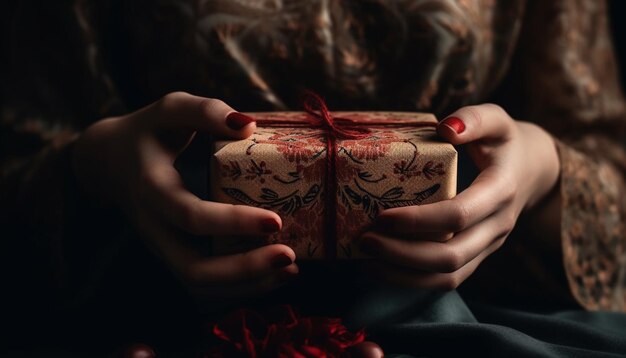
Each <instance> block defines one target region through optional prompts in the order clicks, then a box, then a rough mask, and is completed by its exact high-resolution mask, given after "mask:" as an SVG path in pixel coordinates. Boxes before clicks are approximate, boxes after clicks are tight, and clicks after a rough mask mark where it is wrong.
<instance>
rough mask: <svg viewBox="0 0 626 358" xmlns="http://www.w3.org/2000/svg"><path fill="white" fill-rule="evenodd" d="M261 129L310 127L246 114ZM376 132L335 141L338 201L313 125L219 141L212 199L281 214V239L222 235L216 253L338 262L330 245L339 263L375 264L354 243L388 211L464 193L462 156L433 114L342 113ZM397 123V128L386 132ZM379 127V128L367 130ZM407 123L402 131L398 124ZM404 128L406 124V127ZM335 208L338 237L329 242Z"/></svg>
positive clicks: (287, 116) (298, 116) (287, 115)
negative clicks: (276, 248)
mask: <svg viewBox="0 0 626 358" xmlns="http://www.w3.org/2000/svg"><path fill="white" fill-rule="evenodd" d="M246 114H248V115H250V116H252V117H254V118H256V119H257V120H259V121H261V122H262V121H263V120H271V121H274V122H276V121H281V120H289V121H293V120H302V121H306V120H307V116H309V115H308V114H306V113H303V112H268V113H246ZM333 116H335V117H341V118H349V119H352V120H355V121H358V122H359V124H360V125H362V126H364V127H365V128H368V129H369V130H370V131H371V135H369V136H368V137H367V138H365V139H358V140H350V139H337V140H336V150H337V152H336V163H335V164H336V168H335V173H334V174H335V176H336V177H335V178H332V180H336V181H337V192H336V193H335V194H334V196H335V198H333V197H329V195H328V194H327V193H326V192H325V187H326V180H327V179H326V177H327V174H328V169H327V164H328V163H327V151H328V148H327V145H328V143H327V140H326V138H327V136H328V131H327V130H325V129H322V128H311V127H310V126H307V125H303V126H293V127H287V126H268V127H262V123H259V124H258V129H257V131H256V132H255V133H254V135H252V136H251V137H250V138H248V139H245V140H236V141H215V142H214V148H213V149H214V155H213V156H212V160H211V163H212V164H211V174H210V178H211V183H210V188H211V194H212V200H215V201H219V202H224V203H231V204H239V205H251V206H257V207H261V208H265V209H269V210H272V211H274V212H276V213H278V214H279V215H280V217H281V219H282V221H283V228H282V230H281V231H280V232H279V233H276V234H273V235H271V236H269V237H255V238H253V237H215V238H213V253H214V254H230V253H234V252H241V251H244V250H248V249H251V248H254V247H258V246H261V245H265V244H271V243H282V244H286V245H288V246H290V247H291V248H293V249H294V251H295V252H296V255H297V257H298V259H323V258H329V257H327V255H328V250H327V248H326V247H325V245H326V244H327V243H329V242H334V243H336V249H335V250H332V251H336V258H339V259H347V258H363V257H366V256H365V255H364V254H363V253H361V252H360V251H359V250H358V245H357V244H356V243H355V239H357V238H358V237H359V236H360V235H361V233H363V232H364V231H365V230H366V229H367V228H368V227H369V225H371V223H372V222H373V220H374V219H375V218H376V216H377V215H378V214H379V213H380V212H381V211H382V210H385V209H388V208H394V207H400V206H408V205H420V204H427V203H433V202H436V201H440V200H445V199H450V198H452V197H453V196H454V195H455V194H456V177H457V174H456V168H457V152H456V150H455V149H454V147H453V146H452V145H450V144H448V143H444V142H441V141H440V140H438V139H437V136H436V134H435V128H434V126H432V125H430V126H420V125H417V126H416V124H415V123H436V119H435V117H434V116H433V115H431V114H425V113H406V112H333ZM382 121H393V123H394V124H393V125H380V122H382ZM368 122H376V123H377V124H376V125H368V124H367V123H368ZM398 123H400V124H398ZM402 123H406V125H403V124H402ZM325 200H336V213H333V215H336V219H335V220H336V238H331V240H330V241H329V238H328V237H325V235H326V233H327V230H326V227H325V225H326V223H327V221H329V220H328V215H330V213H326V212H325V208H326V205H325Z"/></svg>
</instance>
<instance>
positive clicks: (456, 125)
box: [441, 117, 465, 134]
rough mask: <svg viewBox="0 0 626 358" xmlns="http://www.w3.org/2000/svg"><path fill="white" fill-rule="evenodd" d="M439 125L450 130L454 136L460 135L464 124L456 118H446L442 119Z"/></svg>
mask: <svg viewBox="0 0 626 358" xmlns="http://www.w3.org/2000/svg"><path fill="white" fill-rule="evenodd" d="M441 124H443V125H445V126H448V127H450V128H452V130H453V131H455V132H456V134H461V133H463V131H464V130H465V123H463V121H462V120H460V119H459V118H457V117H448V118H446V119H444V120H443V121H442V122H441Z"/></svg>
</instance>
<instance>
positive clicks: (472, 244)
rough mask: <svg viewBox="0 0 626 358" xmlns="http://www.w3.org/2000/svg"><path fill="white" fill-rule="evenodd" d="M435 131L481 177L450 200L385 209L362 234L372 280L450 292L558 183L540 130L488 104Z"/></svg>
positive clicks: (553, 156)
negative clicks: (459, 148) (462, 150)
mask: <svg viewBox="0 0 626 358" xmlns="http://www.w3.org/2000/svg"><path fill="white" fill-rule="evenodd" d="M437 133H438V134H439V136H440V137H442V138H443V139H444V140H447V141H448V142H450V143H452V144H455V145H460V144H465V145H466V147H467V151H468V154H469V155H470V157H471V159H472V160H473V161H474V163H475V164H476V165H477V167H478V169H479V170H480V174H479V175H478V177H477V178H476V179H475V180H474V182H473V183H472V184H471V185H470V186H469V187H468V188H467V189H466V190H464V191H463V192H461V193H459V194H458V195H457V196H456V197H454V198H452V199H450V200H445V201H441V202H437V203H433V204H427V205H421V206H408V207H402V208H394V209H389V210H385V211H383V212H382V213H381V214H380V215H379V217H378V218H377V220H376V222H375V225H374V229H373V230H372V231H368V232H366V233H365V234H363V236H362V249H363V250H364V251H365V252H366V253H368V254H370V255H372V256H374V257H375V258H378V259H380V260H379V261H378V262H377V263H376V264H375V265H374V267H371V268H372V271H373V274H375V275H380V276H382V277H383V278H384V279H386V280H389V281H392V282H395V283H398V284H401V285H407V286H412V287H420V288H430V289H441V290H450V289H455V288H456V287H458V285H459V284H461V283H462V282H463V281H464V280H465V279H467V277H469V276H470V275H471V274H472V273H473V272H474V270H476V268H477V267H478V265H479V264H480V263H481V262H482V261H483V260H484V259H485V258H486V257H487V256H489V255H490V254H491V253H493V252H494V251H495V250H497V249H498V248H499V247H500V246H501V245H502V244H503V243H504V241H505V239H506V237H507V236H508V235H509V233H510V232H511V230H512V229H513V227H514V226H515V223H516V221H517V218H518V217H519V215H520V213H521V212H522V211H523V210H525V209H529V208H531V207H534V206H535V205H537V203H539V202H540V201H541V200H542V198H544V197H545V196H546V195H547V194H548V193H549V192H550V191H551V190H552V189H553V188H554V187H555V186H556V183H557V180H558V176H559V160H558V156H557V153H556V147H555V145H554V142H553V140H552V138H551V137H550V136H549V135H548V134H547V133H546V132H545V131H544V130H542V129H541V128H539V127H538V126H536V125H534V124H531V123H527V122H519V121H514V120H513V119H512V118H511V117H510V116H509V115H508V114H507V113H506V112H505V111H504V110H503V109H502V108H500V107H499V106H496V105H493V104H483V105H477V106H469V107H464V108H461V109H459V110H458V111H456V112H455V113H453V114H452V115H451V116H449V117H448V118H446V119H445V120H443V121H442V122H440V123H439V125H438V127H437Z"/></svg>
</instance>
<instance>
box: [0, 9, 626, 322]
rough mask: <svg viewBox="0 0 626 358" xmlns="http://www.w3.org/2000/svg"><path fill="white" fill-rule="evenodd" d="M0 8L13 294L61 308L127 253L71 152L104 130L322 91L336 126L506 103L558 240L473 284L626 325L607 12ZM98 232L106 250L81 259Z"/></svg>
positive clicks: (621, 113) (501, 262) (513, 243)
mask: <svg viewBox="0 0 626 358" xmlns="http://www.w3.org/2000/svg"><path fill="white" fill-rule="evenodd" d="M0 7H1V8H0V10H2V11H0V13H2V15H0V16H2V18H3V21H2V22H1V23H2V25H1V26H2V36H3V37H2V39H1V41H2V42H1V43H0V45H1V46H2V48H3V49H4V50H3V51H2V54H1V55H0V61H1V62H0V78H2V79H3V80H2V81H1V83H0V91H1V92H0V110H1V112H0V128H1V129H0V136H1V139H0V142H1V143H2V144H1V145H2V149H1V151H0V156H1V161H0V171H1V172H0V183H1V185H0V210H2V213H1V214H2V215H0V220H1V221H2V228H3V231H4V232H5V233H8V234H7V235H3V236H2V240H1V241H2V242H1V244H2V245H3V249H2V250H0V251H2V252H3V253H2V256H7V257H6V258H4V257H3V263H5V264H7V265H9V264H10V265H19V267H22V268H23V270H22V271H23V274H21V275H17V276H15V277H11V278H9V279H8V281H7V282H9V284H15V285H17V287H26V286H30V287H32V286H38V287H48V288H52V289H53V291H54V292H56V293H57V294H56V296H55V297H56V299H57V300H58V301H57V302H58V303H64V302H67V301H68V300H70V298H71V297H74V296H73V295H76V294H77V292H79V291H80V290H81V289H80V288H78V287H81V286H82V285H83V284H84V283H85V282H86V281H88V280H89V279H90V277H93V276H94V275H95V276H97V274H94V272H99V270H104V269H105V268H106V265H104V263H106V259H104V258H101V257H104V256H106V254H107V253H108V252H111V251H115V249H112V248H111V247H112V246H114V245H113V244H112V240H110V239H109V240H105V239H101V240H97V239H96V237H98V236H101V237H104V236H105V235H121V232H122V231H123V230H122V229H120V227H123V225H122V223H123V219H122V218H121V217H119V216H116V215H115V213H114V214H111V212H108V211H107V210H110V209H107V208H99V207H97V205H94V204H93V203H88V202H86V201H84V200H83V199H82V198H81V195H80V193H79V192H78V191H77V189H76V188H75V185H74V183H73V178H72V174H71V168H70V163H69V158H70V156H69V152H70V151H71V147H72V143H73V141H74V140H75V139H76V137H77V136H78V135H79V134H80V132H81V130H83V129H84V128H85V127H87V126H88V125H90V124H91V123H93V122H94V121H96V120H98V119H101V118H104V117H107V116H111V115H118V114H122V113H128V112H129V111H131V110H134V109H136V108H139V107H140V106H143V105H146V104H148V103H150V102H152V101H154V100H156V99H158V98H159V97H160V96H162V95H164V94H166V93H168V92H171V91H175V90H184V91H189V92H191V93H194V94H197V95H203V96H207V97H215V98H221V99H223V100H224V101H226V102H227V103H229V104H230V105H232V106H233V107H234V108H237V109H238V110H241V111H245V110H250V111H262V110H285V109H292V110H293V109H298V108H299V105H298V98H297V93H299V91H300V90H302V89H304V88H308V89H313V90H314V91H317V92H318V93H321V94H323V95H324V96H325V97H326V98H327V99H328V104H329V107H330V108H332V109H335V110H341V109H358V110H377V109H378V110H408V111H428V112H433V113H435V114H436V115H437V116H438V117H439V118H443V116H444V115H445V114H446V113H449V112H451V111H453V110H454V109H456V108H458V107H461V106H464V105H468V104H473V103H480V102H485V101H493V102H495V103H498V104H500V105H502V106H503V107H504V108H505V109H506V110H507V111H508V112H509V113H510V114H511V115H512V116H513V117H514V118H517V119H520V120H526V121H532V122H535V123H537V124H539V125H541V126H542V127H543V128H545V129H546V130H548V131H549V132H550V133H551V134H552V135H553V136H554V138H555V142H556V143H557V144H556V145H557V148H558V152H559V155H560V160H561V176H560V186H559V190H560V195H561V198H562V201H561V214H560V231H561V233H560V236H559V237H553V238H550V239H549V240H547V241H546V242H544V243H543V244H537V243H536V242H533V240H526V239H525V237H524V236H526V234H524V232H525V231H524V230H525V228H524V227H522V226H524V225H533V224H532V222H531V221H528V222H527V221H525V218H524V217H522V218H520V222H519V225H518V226H520V230H519V231H516V232H514V233H513V234H512V236H511V237H510V238H509V239H508V240H507V244H506V245H505V246H504V247H503V249H501V250H500V251H499V252H498V253H496V254H494V255H493V256H492V257H491V258H489V259H488V260H486V262H485V263H484V264H483V265H482V267H481V268H480V269H479V270H478V272H477V273H476V274H475V275H474V277H472V278H471V279H470V280H469V281H468V282H467V285H468V286H472V285H474V286H475V287H483V288H485V287H486V288H490V290H491V291H496V292H497V294H502V295H506V294H510V295H512V296H516V297H518V298H520V297H523V296H524V295H531V294H532V292H534V291H536V293H537V295H538V296H537V297H539V299H542V300H552V301H557V302H570V303H572V302H576V303H577V304H579V305H580V306H582V307H584V308H586V309H589V310H618V311H626V291H625V288H626V228H625V223H626V202H625V200H626V195H625V194H626V193H625V192H624V190H625V186H624V185H625V181H624V175H625V174H626V152H625V150H624V143H625V142H624V124H625V123H626V113H625V106H624V105H625V102H624V98H623V94H622V91H621V89H620V85H619V80H618V69H617V68H616V62H615V58H614V51H613V47H612V46H613V45H612V42H611V37H610V34H609V32H608V24H607V11H608V10H607V4H606V1H602V0H572V1H569V0H555V1H539V0H534V1H533V0H510V1H509V0H506V1H505V0H433V1H428V0H401V1H388V0H367V1H338V0H315V1H308V0H307V1H305V0H259V1H252V0H157V1H153V0H150V1H148V0H139V1H133V2H125V1H119V0H118V1H108V2H96V1H89V0H70V1H64V2H41V4H40V3H39V2H36V1H19V2H18V1H9V2H5V3H3V5H0ZM529 160H541V158H531V159H529ZM98 213H101V214H102V216H99V215H98ZM98 217H100V218H102V217H106V218H107V222H106V223H103V222H101V221H100V222H99V221H98ZM94 228H97V230H96V229H94ZM86 233H88V235H87V236H88V237H89V238H90V240H92V239H93V241H91V242H89V243H85V242H84V241H85V239H86V237H85V235H86ZM108 237H111V236H108ZM555 243H556V244H555ZM107 250H108V251H107ZM25 260H26V261H28V262H38V264H37V265H24V264H23V263H24V262H26V261H25ZM26 266H27V267H26ZM5 272H6V271H5ZM503 272H504V274H503ZM26 281H28V282H29V283H28V284H25V283H24V282H26Z"/></svg>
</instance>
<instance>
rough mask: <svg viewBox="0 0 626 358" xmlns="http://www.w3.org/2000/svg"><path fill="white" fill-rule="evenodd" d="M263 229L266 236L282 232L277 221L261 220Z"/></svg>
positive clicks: (270, 219)
mask: <svg viewBox="0 0 626 358" xmlns="http://www.w3.org/2000/svg"><path fill="white" fill-rule="evenodd" d="M261 229H262V230H263V232H265V233H266V234H273V233H275V232H276V231H278V230H280V224H279V223H278V221H277V220H276V219H272V218H269V219H263V220H261Z"/></svg>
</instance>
